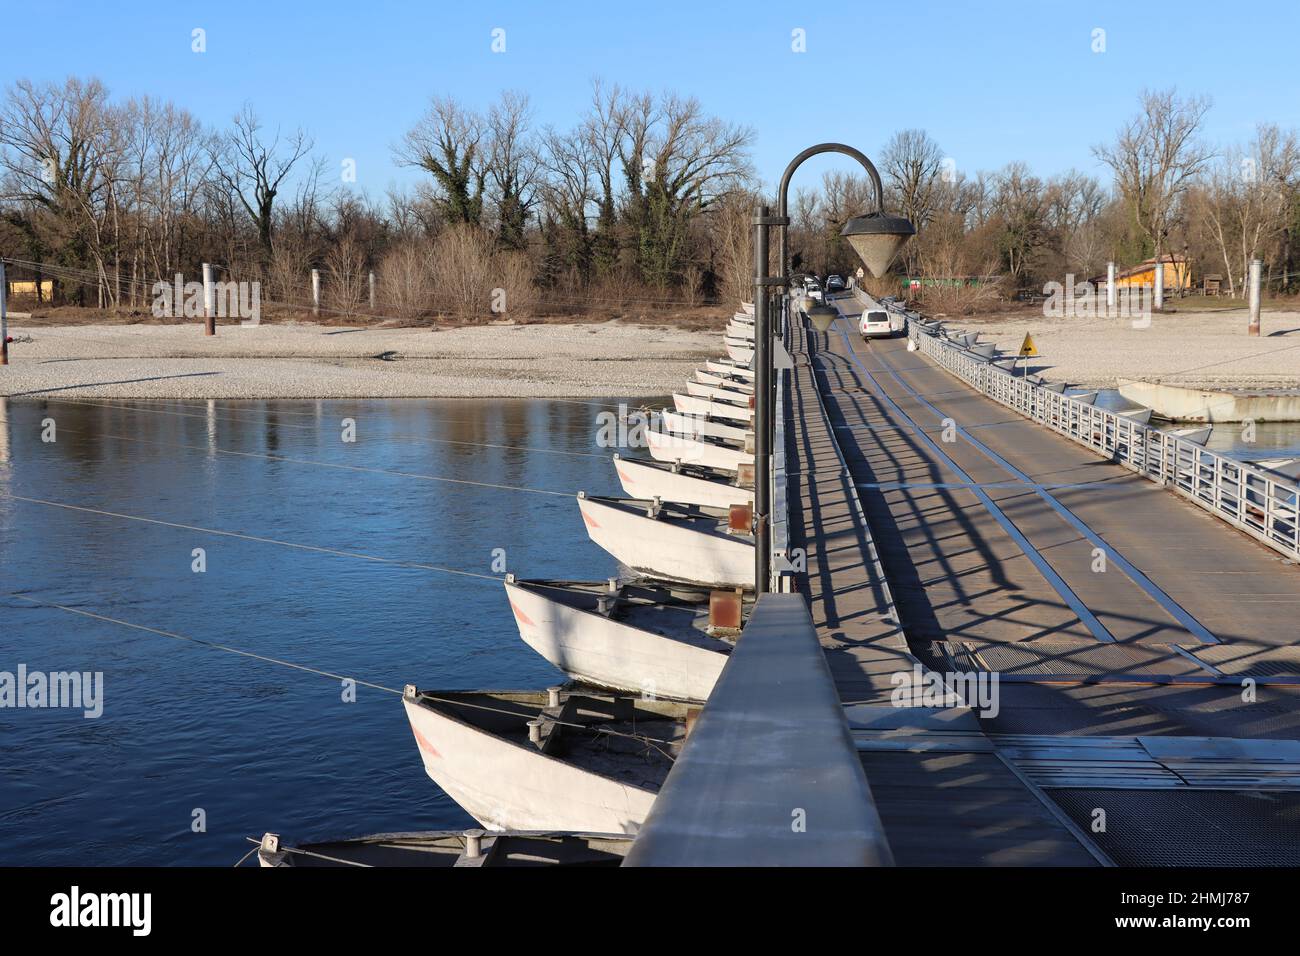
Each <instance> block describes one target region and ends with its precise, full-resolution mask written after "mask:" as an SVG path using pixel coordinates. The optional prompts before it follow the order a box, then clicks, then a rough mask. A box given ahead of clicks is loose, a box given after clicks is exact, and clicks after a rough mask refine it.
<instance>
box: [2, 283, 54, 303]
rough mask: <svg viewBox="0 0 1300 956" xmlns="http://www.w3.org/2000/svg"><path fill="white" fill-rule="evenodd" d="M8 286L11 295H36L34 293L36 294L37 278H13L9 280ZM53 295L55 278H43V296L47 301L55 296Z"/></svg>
mask: <svg viewBox="0 0 1300 956" xmlns="http://www.w3.org/2000/svg"><path fill="white" fill-rule="evenodd" d="M8 286H9V295H10V296H16V295H31V296H34V295H36V280H35V279H12V280H10V281H9V283H8ZM53 296H54V280H53V279H42V280H41V298H42V299H44V300H45V301H46V302H48V301H50V299H51V298H53Z"/></svg>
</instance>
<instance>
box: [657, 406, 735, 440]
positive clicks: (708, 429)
mask: <svg viewBox="0 0 1300 956" xmlns="http://www.w3.org/2000/svg"><path fill="white" fill-rule="evenodd" d="M659 418H660V421H662V422H663V426H664V430H665V431H669V432H672V433H673V434H674V435H685V436H686V437H687V438H696V437H699V436H704V437H707V438H727V439H730V440H731V441H735V442H741V443H743V442H744V441H745V438H746V436H748V435H752V434H754V432H753V431H752V430H751V429H750V428H749V427H748V426H747V425H743V424H741V423H739V422H737V421H735V420H734V419H731V420H725V421H719V420H718V419H716V418H706V417H703V416H700V415H684V414H682V413H681V412H673V411H669V410H668V409H666V408H665V409H664V410H663V411H662V412H660V413H659Z"/></svg>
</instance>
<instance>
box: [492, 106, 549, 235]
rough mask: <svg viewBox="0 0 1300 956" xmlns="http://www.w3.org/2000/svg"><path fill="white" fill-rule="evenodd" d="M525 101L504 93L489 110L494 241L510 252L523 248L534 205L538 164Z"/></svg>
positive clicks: (529, 114) (528, 110)
mask: <svg viewBox="0 0 1300 956" xmlns="http://www.w3.org/2000/svg"><path fill="white" fill-rule="evenodd" d="M530 124H531V111H530V109H529V106H528V97H527V95H525V94H523V93H516V92H510V91H507V92H505V93H502V94H501V99H500V100H499V101H498V102H496V103H494V104H493V105H492V107H491V109H489V110H488V117H487V135H488V143H487V161H486V172H487V179H488V181H489V182H490V183H491V195H492V202H493V205H494V206H495V209H496V220H497V239H498V240H499V241H500V242H501V244H502V245H504V246H507V247H508V248H511V249H522V248H524V246H525V245H526V239H525V237H524V230H525V228H526V227H527V225H528V213H529V210H531V209H532V208H533V206H534V205H535V204H536V202H537V191H536V190H537V179H538V175H539V171H540V162H539V160H538V156H537V150H536V147H535V145H534V143H533V142H532V134H531V129H530Z"/></svg>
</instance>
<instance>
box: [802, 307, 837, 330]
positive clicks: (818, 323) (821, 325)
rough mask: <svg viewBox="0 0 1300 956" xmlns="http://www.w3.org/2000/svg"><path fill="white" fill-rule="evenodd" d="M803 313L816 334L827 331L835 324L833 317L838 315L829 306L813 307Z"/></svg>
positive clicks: (833, 308) (835, 310) (834, 309)
mask: <svg viewBox="0 0 1300 956" xmlns="http://www.w3.org/2000/svg"><path fill="white" fill-rule="evenodd" d="M803 311H804V314H805V315H807V316H808V319H809V321H811V322H812V324H813V328H814V329H816V330H817V331H818V332H826V331H828V330H829V329H830V327H831V326H832V325H833V324H834V323H835V317H836V316H837V315H839V314H840V313H839V310H838V309H836V308H835V307H834V306H830V305H814V306H813V307H812V308H811V309H804V310H803Z"/></svg>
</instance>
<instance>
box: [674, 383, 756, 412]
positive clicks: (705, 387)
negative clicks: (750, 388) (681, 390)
mask: <svg viewBox="0 0 1300 956" xmlns="http://www.w3.org/2000/svg"><path fill="white" fill-rule="evenodd" d="M686 394H687V395H694V396H696V397H697V398H712V399H717V400H718V401H721V402H729V403H730V404H732V405H735V406H737V407H738V408H745V409H748V407H749V400H750V398H752V397H753V394H754V393H753V392H742V391H740V390H739V389H734V388H727V387H726V386H725V385H709V384H706V383H704V382H687V383H686Z"/></svg>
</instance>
